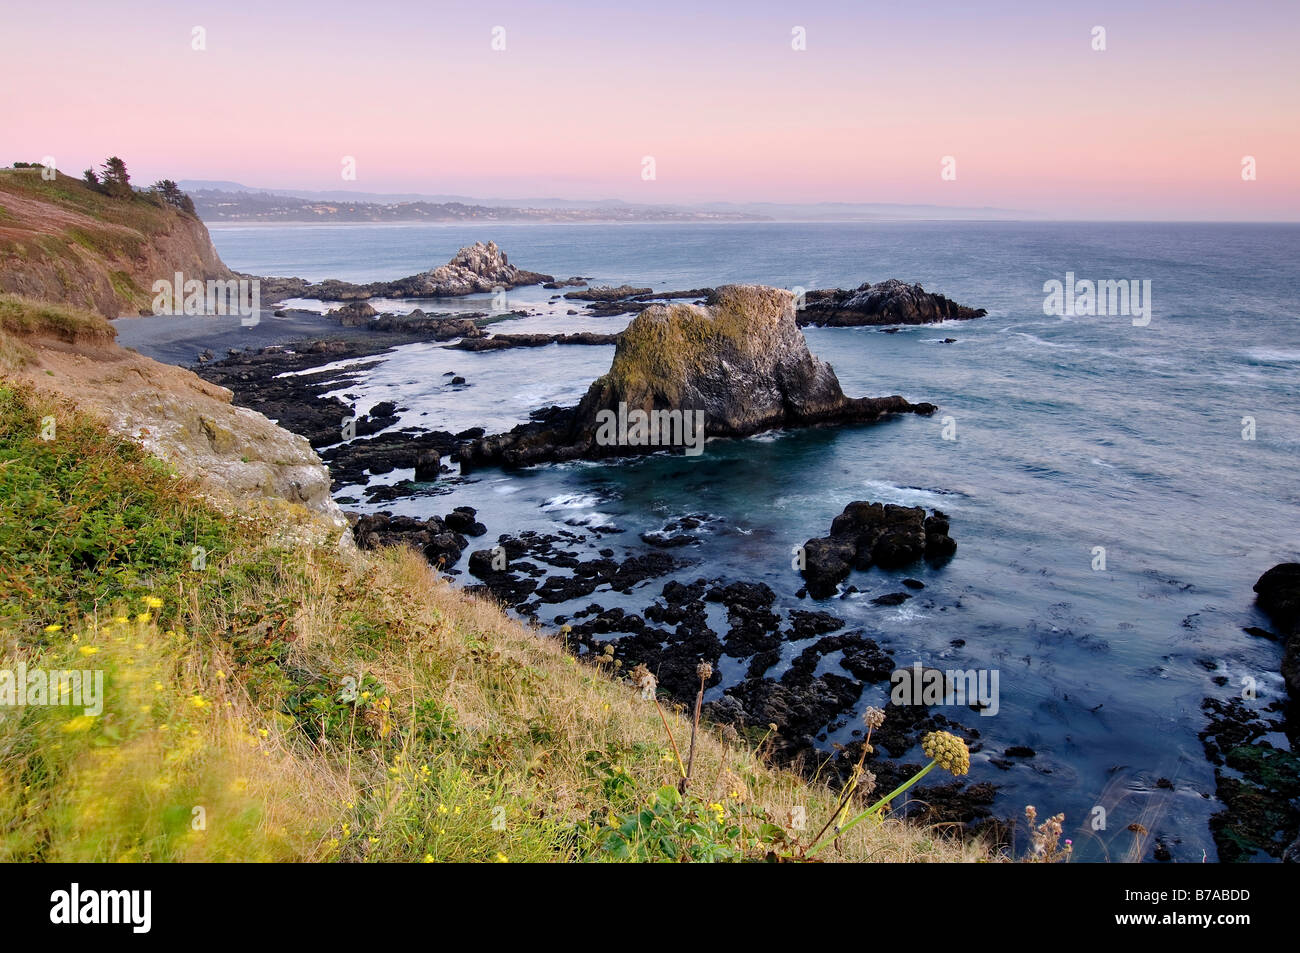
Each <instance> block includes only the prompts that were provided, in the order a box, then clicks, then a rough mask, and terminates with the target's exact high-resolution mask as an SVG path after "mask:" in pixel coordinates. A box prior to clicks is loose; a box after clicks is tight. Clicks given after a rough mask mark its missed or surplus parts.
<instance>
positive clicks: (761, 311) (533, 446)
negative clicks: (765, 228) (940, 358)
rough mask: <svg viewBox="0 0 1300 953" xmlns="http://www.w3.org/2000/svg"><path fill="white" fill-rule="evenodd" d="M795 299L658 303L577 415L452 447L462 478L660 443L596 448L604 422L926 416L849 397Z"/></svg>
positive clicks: (893, 402)
mask: <svg viewBox="0 0 1300 953" xmlns="http://www.w3.org/2000/svg"><path fill="white" fill-rule="evenodd" d="M792 301H793V299H792V296H791V295H790V293H789V292H787V291H780V290H778V289H775V288H765V287H761V286H756V285H749V286H740V285H730V286H727V287H724V288H720V289H718V291H717V292H716V294H715V295H714V297H713V298H712V300H711V303H710V305H708V306H707V307H705V308H699V307H695V306H691V305H672V306H664V305H655V306H653V307H651V308H650V309H648V310H647V311H645V312H644V313H642V314H640V315H638V316H637V317H636V318H635V319H634V320H633V321H632V322H631V323H630V324H629V325H628V326H627V328H626V329H625V330H624V331H623V333H622V334H620V335H619V338H618V344H617V347H616V350H615V352H614V362H613V365H612V366H611V367H610V370H609V373H607V374H605V375H604V376H603V377H601V378H599V379H597V380H596V381H595V382H593V383H592V385H591V387H590V388H589V389H588V391H587V394H586V396H584V397H583V399H582V402H581V403H580V404H578V406H576V407H570V408H559V407H552V408H548V409H546V410H545V411H540V412H538V413H537V414H535V415H534V419H533V421H532V422H530V423H528V424H522V425H520V426H518V427H516V428H515V429H514V430H512V431H510V432H509V433H506V434H498V435H496V436H492V437H486V438H484V439H482V440H477V441H474V442H472V443H471V444H468V445H467V446H466V447H464V448H462V450H461V464H462V470H468V469H469V468H471V467H473V466H482V465H491V464H501V465H505V466H526V465H529V464H533V463H541V462H547V461H560V460H574V459H580V458H587V459H594V458H600V457H608V456H619V455H628V454H636V453H647V452H654V451H656V450H659V449H662V448H663V442H662V441H660V442H658V443H650V442H649V441H646V443H645V445H641V446H636V445H628V444H629V443H630V441H624V442H623V443H622V444H620V443H618V442H617V441H610V440H603V441H602V440H601V439H599V438H598V434H599V433H600V423H601V418H602V417H604V416H606V415H619V414H622V415H627V416H626V419H628V420H630V419H631V416H630V415H631V414H632V413H633V412H636V411H640V412H643V413H645V414H650V413H661V412H667V413H673V412H681V413H682V414H683V415H684V418H685V419H689V420H691V421H694V420H695V419H698V418H696V417H695V416H694V415H695V414H697V413H698V414H702V415H703V417H702V420H703V427H704V431H705V433H706V434H707V435H708V436H716V437H744V436H749V435H751V434H755V433H759V432H761V431H764V430H771V429H775V428H780V427H801V426H814V425H824V424H844V423H863V422H869V421H876V420H879V419H881V418H882V417H885V416H887V415H890V414H898V413H917V414H931V413H933V412H934V411H935V409H936V408H935V406H934V405H933V404H912V403H910V402H908V401H907V400H904V399H903V398H902V397H898V396H893V397H879V398H871V397H861V398H850V397H846V396H845V395H844V392H843V391H842V390H841V389H840V384H839V381H838V380H837V379H836V377H835V372H834V371H833V370H832V369H831V367H830V365H828V364H826V363H824V362H823V361H820V360H818V359H817V358H815V357H813V356H812V354H811V353H810V352H809V350H808V342H807V341H805V340H804V337H803V334H802V333H801V332H800V331H799V329H798V327H797V326H796V325H795V322H794V317H793V314H794V312H793V306H792Z"/></svg>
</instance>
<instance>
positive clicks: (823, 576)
mask: <svg viewBox="0 0 1300 953" xmlns="http://www.w3.org/2000/svg"><path fill="white" fill-rule="evenodd" d="M948 529H949V526H948V518H947V517H946V516H944V514H942V513H940V512H939V511H938V510H936V511H935V512H934V515H933V516H929V517H927V516H926V515H925V509H924V508H922V507H919V506H896V505H894V504H892V503H885V504H882V503H868V502H866V501H856V502H853V503H850V504H849V505H848V506H846V507H845V508H844V512H843V513H841V514H840V515H839V516H837V517H835V519H834V521H833V522H832V523H831V533H830V535H829V536H824V537H821V538H819V539H810V540H808V542H806V543H804V548H803V554H804V569H803V576H804V579H805V580H806V581H807V583H808V593H809V595H811V596H812V597H813V598H816V599H824V598H825V597H827V596H829V595H833V594H834V592H835V587H836V586H838V585H839V584H840V583H841V582H843V581H844V580H845V579H847V578H848V575H849V572H850V571H852V570H853V569H868V568H870V567H871V566H879V567H880V568H882V569H898V568H901V567H903V566H906V565H908V564H909V563H913V562H915V561H916V560H918V559H921V558H922V557H925V558H926V559H929V560H931V561H934V562H941V561H943V560H945V559H948V558H950V557H951V556H952V554H953V553H955V552H956V551H957V543H956V542H955V541H954V540H953V538H952V537H951V536H949V535H948ZM908 598H910V595H909V594H908V593H901V592H900V593H894V594H891V595H888V596H879V597H877V598H876V599H873V600H872V602H873V603H874V604H875V605H898V604H899V603H901V602H903V601H904V600H905V599H908Z"/></svg>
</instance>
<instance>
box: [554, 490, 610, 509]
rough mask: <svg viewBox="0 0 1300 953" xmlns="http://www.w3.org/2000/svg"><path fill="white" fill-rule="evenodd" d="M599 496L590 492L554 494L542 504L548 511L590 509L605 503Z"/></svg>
mask: <svg viewBox="0 0 1300 953" xmlns="http://www.w3.org/2000/svg"><path fill="white" fill-rule="evenodd" d="M603 502H604V500H602V499H601V498H600V497H598V496H593V495H591V494H589V493H570V494H568V495H566V496H554V497H551V498H550V499H549V500H547V501H546V502H545V503H543V504H542V509H543V510H546V511H547V512H551V511H553V510H588V509H591V508H592V507H593V506H599V505H600V504H601V503H603Z"/></svg>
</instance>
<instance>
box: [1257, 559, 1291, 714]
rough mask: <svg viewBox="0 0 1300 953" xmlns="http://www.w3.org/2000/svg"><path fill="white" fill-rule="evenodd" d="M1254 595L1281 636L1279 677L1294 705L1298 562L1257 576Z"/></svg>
mask: <svg viewBox="0 0 1300 953" xmlns="http://www.w3.org/2000/svg"><path fill="white" fill-rule="evenodd" d="M1255 593H1256V601H1257V602H1258V603H1259V607H1260V609H1262V610H1263V611H1264V612H1266V613H1267V614H1268V615H1269V616H1270V617H1271V618H1272V619H1273V622H1274V624H1275V625H1276V626H1277V629H1278V631H1279V633H1280V634H1281V635H1282V637H1283V640H1284V646H1285V648H1284V651H1283V656H1282V678H1283V679H1284V680H1285V681H1286V689H1287V692H1288V693H1290V695H1291V700H1292V703H1293V704H1294V703H1296V700H1297V699H1300V563H1280V564H1279V565H1276V566H1274V567H1273V568H1272V569H1270V570H1268V572H1266V573H1264V575H1262V576H1260V577H1259V581H1258V582H1256V583H1255ZM1295 720H1296V721H1297V722H1300V717H1296V719H1295Z"/></svg>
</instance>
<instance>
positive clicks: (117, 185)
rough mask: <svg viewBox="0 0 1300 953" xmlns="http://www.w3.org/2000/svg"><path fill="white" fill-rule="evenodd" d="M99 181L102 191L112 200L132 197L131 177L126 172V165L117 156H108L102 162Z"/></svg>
mask: <svg viewBox="0 0 1300 953" xmlns="http://www.w3.org/2000/svg"><path fill="white" fill-rule="evenodd" d="M100 181H101V183H102V184H103V188H104V191H105V192H106V193H108V194H109V195H111V196H113V197H114V198H130V197H131V195H132V191H131V176H130V175H129V174H128V173H127V171H126V163H125V162H123V161H122V160H121V159H119V158H118V157H117V156H109V157H108V159H107V160H106V161H105V162H104V170H103V172H102V174H101V175H100Z"/></svg>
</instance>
